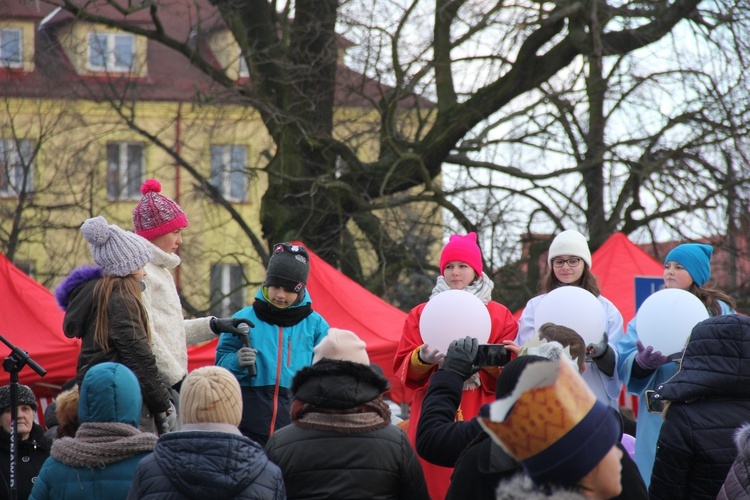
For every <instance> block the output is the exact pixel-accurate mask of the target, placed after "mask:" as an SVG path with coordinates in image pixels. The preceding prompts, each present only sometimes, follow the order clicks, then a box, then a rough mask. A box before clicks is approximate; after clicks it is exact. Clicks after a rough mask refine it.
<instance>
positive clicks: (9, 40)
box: [0, 28, 23, 68]
mask: <svg viewBox="0 0 750 500" xmlns="http://www.w3.org/2000/svg"><path fill="white" fill-rule="evenodd" d="M22 35H23V33H22V31H21V30H20V29H11V28H2V29H0V65H2V66H3V67H5V68H18V67H20V66H22V65H23V50H22V47H21V43H22V42H21V40H23V36H22Z"/></svg>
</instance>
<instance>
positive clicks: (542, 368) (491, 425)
mask: <svg viewBox="0 0 750 500" xmlns="http://www.w3.org/2000/svg"><path fill="white" fill-rule="evenodd" d="M595 402H596V396H594V394H593V393H592V392H591V390H590V389H589V388H588V386H587V385H586V383H585V382H584V381H583V379H582V378H581V376H580V374H578V373H577V372H576V371H575V370H574V369H573V368H572V367H571V366H570V364H569V363H568V362H566V361H564V360H559V361H545V362H538V363H532V364H530V365H528V366H527V367H526V368H525V369H524V371H523V373H522V374H521V377H520V378H519V379H518V383H517V384H516V388H515V390H514V391H513V392H512V393H511V394H510V395H509V396H507V397H505V398H503V399H499V400H497V401H495V402H494V403H492V404H491V405H490V418H489V419H488V418H480V419H479V422H480V424H481V425H482V427H483V428H484V429H485V431H487V433H488V434H489V435H490V436H491V437H492V439H493V440H495V441H496V442H497V443H498V444H499V445H500V446H502V447H503V448H504V449H505V450H506V451H507V452H508V453H509V454H510V455H511V456H513V457H514V458H515V459H516V460H526V459H528V458H529V457H532V456H534V455H536V454H537V453H540V452H542V451H544V450H545V449H547V448H549V447H550V446H551V445H553V444H554V443H556V442H557V441H558V440H559V439H560V438H562V437H563V436H565V434H567V433H568V432H569V431H570V430H571V429H572V428H573V427H575V426H576V424H578V423H579V422H580V421H581V420H582V419H583V418H584V417H585V416H586V415H587V414H588V413H589V411H590V410H591V408H592V407H593V406H594V403H595Z"/></svg>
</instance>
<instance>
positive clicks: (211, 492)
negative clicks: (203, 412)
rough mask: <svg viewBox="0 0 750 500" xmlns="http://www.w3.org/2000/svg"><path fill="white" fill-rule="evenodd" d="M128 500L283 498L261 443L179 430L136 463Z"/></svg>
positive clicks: (274, 469)
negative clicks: (136, 466)
mask: <svg viewBox="0 0 750 500" xmlns="http://www.w3.org/2000/svg"><path fill="white" fill-rule="evenodd" d="M128 498H129V499H134V500H135V499H137V500H147V499H154V500H156V499H158V500H183V499H189V498H190V499H208V498H211V499H218V500H228V499H230V498H232V499H250V498H255V499H257V498H264V499H279V500H281V499H283V498H285V496H284V482H283V480H282V477H281V471H279V468H278V467H276V466H275V465H274V464H272V463H271V462H269V461H268V458H266V455H265V453H263V449H262V448H261V447H260V445H259V444H258V443H256V442H254V441H252V440H251V439H249V438H246V437H245V436H240V435H235V434H229V433H227V432H210V431H180V432H170V433H169V434H164V435H163V436H161V437H160V438H159V442H158V443H157V444H156V448H155V449H154V453H153V454H151V455H149V456H147V457H146V458H144V459H143V460H141V462H140V463H139V464H138V468H137V469H136V472H135V477H134V478H133V483H132V484H131V485H130V492H129V493H128Z"/></svg>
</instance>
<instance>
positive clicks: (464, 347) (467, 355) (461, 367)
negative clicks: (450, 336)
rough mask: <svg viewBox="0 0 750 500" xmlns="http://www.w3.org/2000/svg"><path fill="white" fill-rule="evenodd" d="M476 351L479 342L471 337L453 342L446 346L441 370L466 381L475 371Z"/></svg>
mask: <svg viewBox="0 0 750 500" xmlns="http://www.w3.org/2000/svg"><path fill="white" fill-rule="evenodd" d="M478 350H479V341H478V340H477V339H475V338H473V337H465V338H463V339H459V340H454V341H453V342H451V344H450V346H448V352H447V353H446V354H445V359H444V360H443V368H442V369H443V370H447V371H449V372H453V373H455V374H456V375H459V376H460V377H461V378H462V379H463V380H466V379H467V378H469V377H471V376H472V374H474V373H476V371H477V370H476V369H475V367H474V360H475V359H476V357H477V351H478Z"/></svg>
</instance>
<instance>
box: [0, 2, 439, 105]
mask: <svg viewBox="0 0 750 500" xmlns="http://www.w3.org/2000/svg"><path fill="white" fill-rule="evenodd" d="M91 5H92V6H94V7H89V8H90V9H96V8H97V7H95V6H96V5H97V4H96V2H93V3H92V4H91ZM98 9H99V10H98V13H99V14H101V15H104V16H107V17H112V18H114V19H118V20H127V22H129V23H133V24H136V25H139V26H140V27H142V28H144V29H153V23H152V21H151V18H150V14H149V11H148V10H147V9H141V10H139V11H137V12H136V13H134V14H129V15H128V16H123V15H122V14H121V13H119V12H117V11H115V10H113V9H112V8H111V7H108V6H107V5H106V4H99V7H98ZM53 10H54V9H53V8H52V7H51V6H49V5H47V4H45V3H44V2H30V1H28V0H2V1H0V19H18V20H31V21H34V22H35V24H36V27H37V28H38V27H39V23H40V21H41V20H42V18H44V17H45V16H46V15H47V14H50V13H51V12H52V11H53ZM159 15H160V21H161V22H162V23H163V29H164V32H165V33H166V34H167V35H168V36H170V37H172V38H174V39H175V40H178V41H180V40H196V41H199V42H200V43H201V44H202V45H201V46H200V47H198V48H199V50H200V52H201V54H202V55H203V57H204V58H205V59H206V60H207V61H209V62H211V63H213V64H216V65H217V66H218V64H217V63H216V60H215V59H214V57H213V55H212V54H211V53H210V52H209V51H208V49H207V47H206V46H205V42H206V37H207V35H208V34H209V33H210V32H214V31H216V30H217V29H225V28H224V22H223V19H222V18H221V17H220V15H219V12H218V10H217V9H216V8H215V7H214V6H213V5H211V4H210V3H209V2H208V1H207V0H190V1H175V2H162V3H160V4H159ZM198 19H200V21H198ZM70 22H75V19H74V18H73V17H72V15H71V14H70V13H68V12H66V11H60V12H58V13H56V14H55V15H54V16H51V17H50V19H49V20H48V21H47V22H46V23H45V25H44V26H43V27H42V29H35V30H34V33H35V66H36V69H35V70H34V71H33V72H31V73H24V72H22V71H20V70H15V69H12V70H2V69H0V94H1V95H3V96H6V97H7V96H13V97H26V98H51V99H87V100H94V101H103V100H106V99H115V100H117V99H118V98H119V97H121V95H122V94H123V92H127V96H128V99H134V100H138V101H167V102H190V101H193V100H195V99H197V97H198V96H199V95H200V96H202V98H203V99H205V98H208V99H209V101H211V102H217V103H224V102H225V101H227V100H230V102H231V101H234V102H236V101H237V99H238V96H237V95H236V94H235V93H234V92H233V91H232V90H231V89H225V88H223V87H221V86H220V85H218V84H217V83H216V82H214V81H213V80H212V79H210V78H209V77H208V76H206V75H205V74H204V73H203V72H201V71H199V70H198V69H197V68H195V67H194V66H193V65H192V64H190V61H189V60H188V59H187V57H185V56H183V55H182V54H180V53H178V52H177V51H174V50H172V49H170V48H168V47H166V46H164V45H162V44H160V43H158V42H154V41H151V40H148V42H147V44H148V49H147V50H148V55H147V64H148V75H147V76H146V77H145V78H138V79H132V78H121V79H117V78H116V77H114V76H113V77H112V78H113V81H111V82H106V83H105V79H104V78H102V77H95V76H80V75H78V74H76V72H75V70H74V69H73V66H72V64H71V62H70V61H69V60H68V58H67V57H66V55H65V53H64V51H63V50H62V48H61V47H60V43H59V40H58V39H57V33H58V31H59V28H60V27H62V26H64V25H66V24H68V23H70ZM198 22H200V26H201V28H202V30H203V32H201V33H197V34H196V33H195V29H196V28H195V26H196V25H198ZM350 44H351V42H349V41H347V40H345V39H343V38H340V40H339V41H338V42H337V46H339V47H340V48H346V47H347V46H348V45H350ZM336 78H337V87H336V93H335V99H336V101H335V102H336V105H337V106H350V107H367V108H371V107H374V104H373V102H377V101H378V100H379V99H380V98H381V96H382V95H384V94H385V93H387V92H388V91H389V90H390V87H388V86H386V85H382V84H380V83H379V82H377V81H376V80H373V79H371V78H368V77H366V76H364V75H362V74H360V73H358V72H356V71H354V70H352V69H350V68H348V67H346V66H344V65H341V64H339V65H338V66H337V75H336ZM134 83H135V84H134ZM240 83H241V84H245V85H250V84H249V83H247V80H246V79H244V80H243V81H242V82H240ZM414 99H415V96H413V95H412V96H406V99H404V101H403V102H402V103H401V104H402V105H403V106H408V105H411V104H413V102H414ZM214 100H215V101H214ZM421 103H422V105H423V106H428V107H429V106H432V103H430V102H429V101H427V100H425V99H422V100H421Z"/></svg>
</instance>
